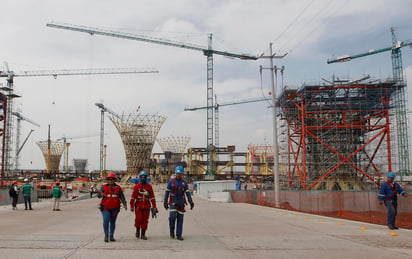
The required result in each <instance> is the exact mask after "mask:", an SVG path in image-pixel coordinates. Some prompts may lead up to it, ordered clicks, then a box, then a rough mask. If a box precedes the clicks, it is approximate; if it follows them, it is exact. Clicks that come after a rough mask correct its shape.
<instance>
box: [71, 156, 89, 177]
mask: <svg viewBox="0 0 412 259" xmlns="http://www.w3.org/2000/svg"><path fill="white" fill-rule="evenodd" d="M73 164H74V170H75V172H76V173H85V172H86V165H87V159H81V158H74V159H73Z"/></svg>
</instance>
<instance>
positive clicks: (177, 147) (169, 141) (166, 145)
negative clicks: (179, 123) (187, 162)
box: [156, 135, 190, 154]
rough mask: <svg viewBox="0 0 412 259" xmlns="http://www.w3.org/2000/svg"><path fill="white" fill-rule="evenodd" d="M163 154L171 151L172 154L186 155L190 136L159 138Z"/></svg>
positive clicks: (158, 141)
mask: <svg viewBox="0 0 412 259" xmlns="http://www.w3.org/2000/svg"><path fill="white" fill-rule="evenodd" d="M156 140H157V143H159V145H160V147H161V148H162V150H163V152H166V151H170V152H172V153H177V154H184V153H185V151H186V147H187V145H188V144H189V142H190V137H189V136H173V135H171V136H167V137H163V138H157V139H156Z"/></svg>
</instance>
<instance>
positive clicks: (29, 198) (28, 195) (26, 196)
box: [23, 194, 31, 210]
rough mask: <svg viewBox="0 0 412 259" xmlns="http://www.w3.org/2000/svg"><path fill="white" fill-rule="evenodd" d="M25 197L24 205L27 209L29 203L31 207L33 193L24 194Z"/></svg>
mask: <svg viewBox="0 0 412 259" xmlns="http://www.w3.org/2000/svg"><path fill="white" fill-rule="evenodd" d="M23 198H24V207H25V208H26V210H27V204H28V205H29V209H31V195H30V194H23Z"/></svg>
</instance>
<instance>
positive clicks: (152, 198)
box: [149, 185, 156, 209]
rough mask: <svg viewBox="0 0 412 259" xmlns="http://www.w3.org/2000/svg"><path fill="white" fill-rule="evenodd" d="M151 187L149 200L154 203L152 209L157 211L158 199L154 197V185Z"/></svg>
mask: <svg viewBox="0 0 412 259" xmlns="http://www.w3.org/2000/svg"><path fill="white" fill-rule="evenodd" d="M149 186H150V188H149V200H150V202H151V203H152V208H153V209H156V198H155V195H154V192H153V187H152V185H149Z"/></svg>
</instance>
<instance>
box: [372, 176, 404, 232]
mask: <svg viewBox="0 0 412 259" xmlns="http://www.w3.org/2000/svg"><path fill="white" fill-rule="evenodd" d="M395 177H396V175H395V173H393V172H390V173H388V174H387V177H386V179H387V180H386V182H383V183H382V184H381V188H380V191H379V195H378V199H379V204H380V205H383V204H385V206H386V208H387V209H388V217H387V224H388V228H389V229H399V228H398V227H397V226H396V224H395V221H396V215H397V214H398V197H397V195H398V194H400V195H402V196H406V192H405V191H404V190H403V189H402V187H401V186H400V185H399V184H398V183H396V182H395V181H394V180H395Z"/></svg>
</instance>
